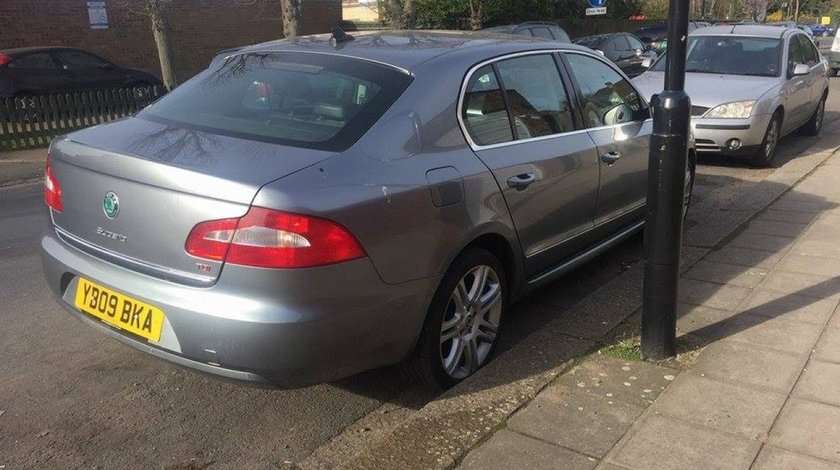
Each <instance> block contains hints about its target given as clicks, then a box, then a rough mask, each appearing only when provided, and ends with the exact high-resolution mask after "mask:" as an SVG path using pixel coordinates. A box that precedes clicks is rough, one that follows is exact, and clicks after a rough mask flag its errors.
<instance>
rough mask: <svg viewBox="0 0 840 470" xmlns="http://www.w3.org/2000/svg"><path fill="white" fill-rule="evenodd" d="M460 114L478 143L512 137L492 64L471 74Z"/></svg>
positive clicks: (473, 138)
mask: <svg viewBox="0 0 840 470" xmlns="http://www.w3.org/2000/svg"><path fill="white" fill-rule="evenodd" d="M461 118H462V119H463V121H464V127H466V130H467V133H468V134H469V135H470V138H471V139H472V140H473V142H475V143H476V144H478V145H492V144H500V143H502V142H510V141H511V140H513V131H512V130H511V127H510V119H509V117H508V113H507V108H505V99H504V96H503V95H502V90H501V87H500V86H499V81H498V80H497V79H496V74H495V72H494V71H493V67H492V66H490V65H485V66H484V67H481V68H480V69H478V70H476V71H475V72H474V73H473V74H472V76H471V77H470V80H469V82H468V83H467V87H466V93H465V95H464V102H463V104H462V106H461Z"/></svg>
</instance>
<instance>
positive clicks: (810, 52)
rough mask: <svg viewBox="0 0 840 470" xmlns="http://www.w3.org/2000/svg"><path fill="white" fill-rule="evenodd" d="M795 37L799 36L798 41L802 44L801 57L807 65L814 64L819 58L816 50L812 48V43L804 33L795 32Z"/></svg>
mask: <svg viewBox="0 0 840 470" xmlns="http://www.w3.org/2000/svg"><path fill="white" fill-rule="evenodd" d="M797 37H798V38H799V43H800V44H801V45H802V59H803V60H805V63H806V64H808V65H811V66H813V65H816V64H817V62H819V60H820V59H819V54H818V53H817V50H816V49H815V48H814V43H813V42H811V40H810V39H808V37H807V36H805V35H804V34H797Z"/></svg>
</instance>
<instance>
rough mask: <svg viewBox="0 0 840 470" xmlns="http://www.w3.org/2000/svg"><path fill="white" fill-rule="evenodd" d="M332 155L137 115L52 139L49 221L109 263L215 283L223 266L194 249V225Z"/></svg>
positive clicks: (235, 211)
mask: <svg viewBox="0 0 840 470" xmlns="http://www.w3.org/2000/svg"><path fill="white" fill-rule="evenodd" d="M332 155H335V154H334V153H330V152H325V151H319V150H311V149H301V148H295V147H288V146H282V145H277V144H271V143H265V142H257V141H252V140H245V139H240V138H236V137H228V136H221V135H216V134H210V133H206V132H201V131H196V130H192V129H189V128H186V127H181V126H177V125H169V124H163V123H159V122H153V121H148V120H144V119H137V118H130V119H126V120H122V121H117V122H113V123H110V124H107V125H102V126H96V127H92V128H88V129H85V130H83V131H80V132H76V133H74V134H71V135H70V136H68V137H67V138H65V139H57V140H56V141H55V142H54V144H53V146H52V148H51V159H52V168H53V172H54V173H55V175H56V177H57V179H58V181H59V182H60V184H61V187H62V199H63V210H62V212H60V213H59V212H56V211H52V219H53V223H54V225H55V226H56V228H57V231H58V233H59V235H61V236H62V238H63V239H64V240H65V241H67V242H68V243H71V244H73V245H74V246H76V247H77V248H79V249H82V250H85V251H87V252H89V253H91V254H93V255H95V256H98V257H100V258H103V259H106V260H108V261H110V262H112V263H115V264H119V265H122V266H125V267H128V268H130V269H135V270H137V271H140V272H144V273H146V274H149V275H152V276H156V277H160V278H164V279H168V280H172V281H175V282H182V283H187V284H196V285H204V284H212V283H213V282H214V281H215V279H216V278H217V277H218V275H219V273H220V271H221V267H222V264H223V263H222V262H219V261H208V260H204V259H199V258H195V257H193V256H190V255H189V254H187V252H186V251H185V248H184V244H185V242H186V240H187V236H188V235H189V233H190V230H192V228H193V227H194V226H195V225H196V224H198V223H199V222H204V221H207V220H215V219H224V218H233V217H241V216H242V215H244V214H245V213H246V212H247V211H248V208H249V206H250V204H251V201H252V200H253V198H254V196H255V194H256V193H257V191H258V190H259V188H260V187H262V186H263V185H264V184H266V183H268V182H271V181H274V180H276V179H279V178H282V177H284V176H286V175H288V174H291V173H293V172H295V171H298V170H300V169H302V168H305V167H307V166H310V165H313V164H315V163H317V162H319V161H322V160H324V159H326V158H329V157H330V156H332Z"/></svg>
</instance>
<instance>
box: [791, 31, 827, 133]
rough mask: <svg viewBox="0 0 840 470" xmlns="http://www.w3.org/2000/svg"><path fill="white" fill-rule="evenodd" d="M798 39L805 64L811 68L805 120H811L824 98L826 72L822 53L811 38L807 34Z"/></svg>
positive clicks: (799, 35)
mask: <svg viewBox="0 0 840 470" xmlns="http://www.w3.org/2000/svg"><path fill="white" fill-rule="evenodd" d="M797 37H798V38H799V42H800V44H801V45H802V57H803V59H804V60H805V63H806V64H808V66H809V67H810V68H811V70H810V72H808V90H809V91H810V93H809V99H808V104H807V105H806V106H805V112H804V118H805V119H809V118H810V117H811V115H812V114H813V113H814V110H816V109H817V103H819V100H820V98H822V93H823V84H824V80H825V73H826V70H825V67H824V66H823V63H822V58H821V57H820V53H819V51H817V48H816V46H814V42H813V41H811V38H809V37H808V36H807V35H805V34H798V35H797Z"/></svg>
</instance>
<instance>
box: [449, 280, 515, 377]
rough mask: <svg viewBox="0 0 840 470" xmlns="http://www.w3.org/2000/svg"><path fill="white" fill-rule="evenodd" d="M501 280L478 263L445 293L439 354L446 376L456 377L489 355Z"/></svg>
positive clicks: (499, 308)
mask: <svg viewBox="0 0 840 470" xmlns="http://www.w3.org/2000/svg"><path fill="white" fill-rule="evenodd" d="M502 298H503V297H502V283H501V282H500V281H499V275H498V274H497V273H496V271H495V270H494V269H493V268H491V267H490V266H487V265H478V266H476V267H474V268H472V269H471V270H470V271H468V272H467V273H466V274H465V275H464V276H463V277H462V278H461V280H460V281H459V282H458V283H457V284H456V286H455V289H454V290H453V292H452V294H451V295H450V296H449V302H448V304H447V306H446V311H445V312H444V316H443V322H442V324H441V329H440V358H441V362H442V364H443V369H444V371H445V372H446V374H447V375H449V376H450V377H452V378H454V379H457V380H460V379H463V378H465V377H467V376H469V375H471V374H472V373H473V372H475V371H476V370H477V369H478V368H479V367H481V366H482V365H483V364H484V362H485V361H487V359H488V357H489V356H490V352H491V351H492V349H493V344H494V343H495V342H496V337H497V334H498V331H499V322H500V320H501V316H502Z"/></svg>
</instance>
